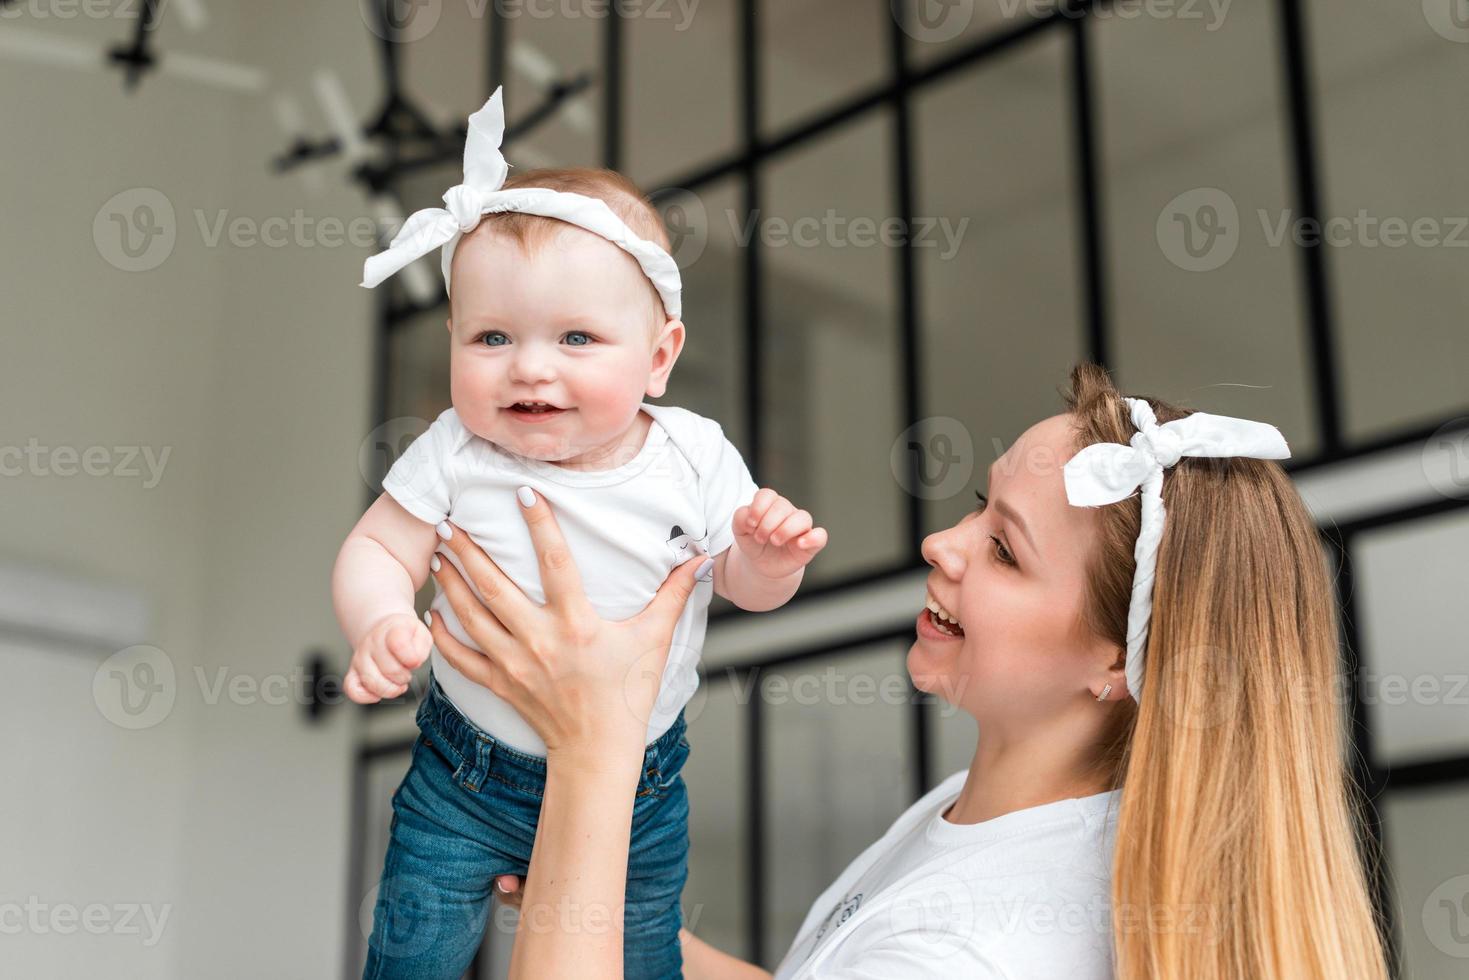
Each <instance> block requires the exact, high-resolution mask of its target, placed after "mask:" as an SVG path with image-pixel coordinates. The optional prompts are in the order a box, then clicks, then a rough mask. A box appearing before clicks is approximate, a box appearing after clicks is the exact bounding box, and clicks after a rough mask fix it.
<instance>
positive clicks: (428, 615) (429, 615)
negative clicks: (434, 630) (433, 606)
mask: <svg viewBox="0 0 1469 980" xmlns="http://www.w3.org/2000/svg"><path fill="white" fill-rule="evenodd" d="M423 621H424V623H425V624H427V625H428V626H433V625H434V614H433V612H432V611H425V612H424V614H423Z"/></svg>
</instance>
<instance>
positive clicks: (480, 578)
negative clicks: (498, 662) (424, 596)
mask: <svg viewBox="0 0 1469 980" xmlns="http://www.w3.org/2000/svg"><path fill="white" fill-rule="evenodd" d="M437 530H438V532H439V538H440V539H441V540H442V541H443V542H444V543H443V545H442V547H445V548H448V549H449V550H450V551H452V552H454V554H456V555H458V556H459V564H460V565H461V566H463V568H464V574H466V575H468V576H469V578H470V580H471V581H473V582H474V587H475V588H476V589H478V590H479V593H480V595H482V596H484V600H485V601H484V605H485V606H488V607H489V608H490V610H491V611H492V612H493V613H494V614H495V617H496V618H497V619H499V620H500V621H501V622H503V623H506V624H509V625H510V626H511V628H512V629H517V630H518V627H519V626H520V624H522V623H524V622H525V620H526V617H525V616H523V615H521V613H522V612H523V611H528V609H527V607H529V606H530V605H532V603H531V601H530V600H529V599H527V598H526V596H525V593H524V592H522V591H520V587H519V586H517V585H516V584H515V583H514V582H512V581H511V580H510V578H509V576H507V575H506V574H505V572H504V571H503V570H501V568H500V566H499V565H496V564H495V562H494V559H492V558H491V557H490V556H489V555H487V554H485V552H484V549H483V548H481V547H480V546H479V545H477V544H475V543H474V542H473V541H472V540H470V537H469V535H468V534H466V533H464V529H463V528H461V527H459V526H458V525H456V524H452V523H450V522H449V521H447V520H445V521H440V522H439V525H438V528H437ZM446 533H447V534H448V537H445V534H446ZM439 564H441V565H442V566H443V570H444V571H448V572H455V573H456V576H457V569H455V568H454V567H453V563H452V562H446V561H442V560H440V562H439ZM430 568H432V562H430ZM435 574H438V570H435ZM439 580H440V582H442V581H443V577H442V576H440V578H439ZM461 581H462V580H461ZM474 605H475V607H477V608H479V607H480V602H479V600H478V599H475V600H474ZM454 611H455V612H456V613H458V614H459V621H460V622H461V623H464V627H465V629H466V630H469V622H468V621H467V620H466V619H465V618H464V611H463V610H462V609H460V608H459V606H457V605H456V606H455V607H454ZM470 635H471V636H473V635H474V633H473V631H470Z"/></svg>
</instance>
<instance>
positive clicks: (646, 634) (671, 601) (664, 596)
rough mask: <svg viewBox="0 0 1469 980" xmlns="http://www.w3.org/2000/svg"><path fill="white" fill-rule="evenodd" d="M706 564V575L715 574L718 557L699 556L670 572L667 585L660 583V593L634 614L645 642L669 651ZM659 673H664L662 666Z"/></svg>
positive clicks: (665, 581)
mask: <svg viewBox="0 0 1469 980" xmlns="http://www.w3.org/2000/svg"><path fill="white" fill-rule="evenodd" d="M706 565H707V566H708V568H707V571H706V574H708V575H713V574H714V559H713V558H711V557H709V556H708V555H695V556H694V557H693V558H690V559H689V560H688V561H686V562H684V563H683V564H682V565H679V566H678V567H677V568H675V569H674V570H673V571H671V572H669V573H668V577H667V578H665V579H664V580H663V584H662V585H660V586H658V593H657V594H656V595H654V596H653V601H652V602H650V603H648V604H647V605H646V606H644V607H643V611H642V612H640V613H638V614H637V616H635V617H634V620H635V621H636V622H637V625H638V627H639V629H640V630H641V631H642V636H643V638H644V642H646V643H648V644H650V645H653V646H659V645H661V646H662V648H663V649H664V651H665V654H666V651H667V648H668V643H669V641H670V640H672V639H673V630H674V627H675V626H676V625H677V624H678V617H679V616H681V615H683V610H684V606H686V605H688V602H689V596H691V595H693V594H694V588H695V586H696V585H697V584H698V582H699V579H698V578H697V577H696V576H697V575H698V573H699V570H700V569H703V568H704V567H705V566H706ZM659 675H660V676H661V675H662V671H661V669H660V671H659Z"/></svg>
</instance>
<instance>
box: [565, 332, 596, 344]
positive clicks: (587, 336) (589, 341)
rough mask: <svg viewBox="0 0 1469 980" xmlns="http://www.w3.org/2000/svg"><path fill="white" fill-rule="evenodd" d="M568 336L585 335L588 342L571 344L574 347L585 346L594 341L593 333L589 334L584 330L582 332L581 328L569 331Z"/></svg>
mask: <svg viewBox="0 0 1469 980" xmlns="http://www.w3.org/2000/svg"><path fill="white" fill-rule="evenodd" d="M566 336H568V337H585V338H586V339H587V342H586V344H572V345H571V346H572V347H585V346H586V345H587V344H590V343H591V342H592V335H591V334H589V333H584V332H582V331H580V330H573V331H571V332H570V333H568V334H567V335H566Z"/></svg>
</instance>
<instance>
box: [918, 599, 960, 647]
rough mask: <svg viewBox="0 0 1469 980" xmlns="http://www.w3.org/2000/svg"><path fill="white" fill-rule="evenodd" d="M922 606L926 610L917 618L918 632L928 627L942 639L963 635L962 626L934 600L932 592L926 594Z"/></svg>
mask: <svg viewBox="0 0 1469 980" xmlns="http://www.w3.org/2000/svg"><path fill="white" fill-rule="evenodd" d="M924 605H925V606H926V607H927V608H926V610H925V611H924V612H923V613H921V614H920V615H919V617H918V619H919V631H920V632H922V631H923V627H924V626H928V627H930V628H931V629H932V630H933V632H934V633H936V634H939V635H941V636H944V637H960V636H963V635H964V626H963V624H962V623H960V622H959V620H958V619H957V618H956V617H955V616H954V615H953V614H952V613H950V612H949V611H948V610H947V609H945V608H944V606H943V604H942V603H940V602H939V601H938V600H937V599H935V598H934V596H933V593H932V592H930V593H928V595H927V597H926V599H925V602H924Z"/></svg>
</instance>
